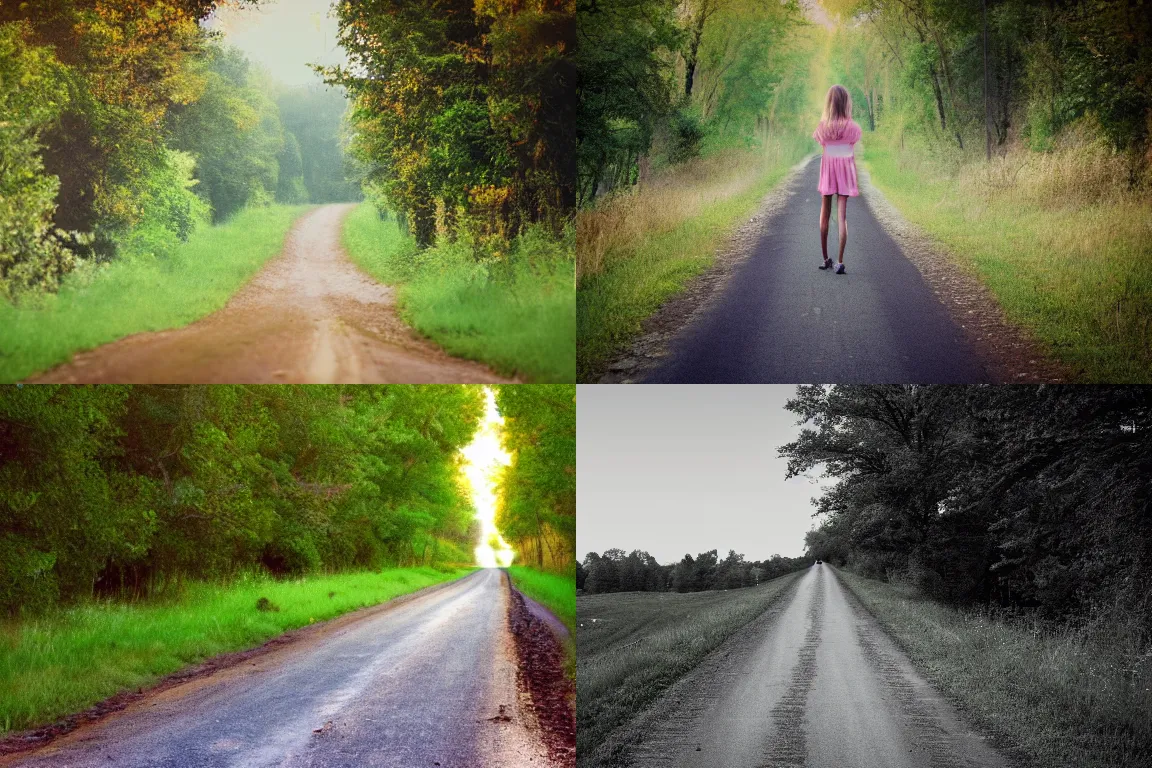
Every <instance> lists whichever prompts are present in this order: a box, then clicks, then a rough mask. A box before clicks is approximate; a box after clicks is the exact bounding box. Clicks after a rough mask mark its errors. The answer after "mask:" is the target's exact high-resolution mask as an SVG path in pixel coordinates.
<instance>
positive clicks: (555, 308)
mask: <svg viewBox="0 0 1152 768" xmlns="http://www.w3.org/2000/svg"><path fill="white" fill-rule="evenodd" d="M343 241H344V248H345V250H346V251H347V252H348V255H349V257H350V258H351V259H352V261H354V262H355V263H356V264H357V265H358V266H359V267H360V268H361V269H363V270H364V271H365V272H367V273H368V274H369V275H371V276H372V277H374V278H376V279H377V280H379V281H380V282H382V283H387V284H389V285H395V286H397V288H398V291H399V293H398V296H399V300H400V301H399V306H400V309H401V314H402V316H403V317H404V320H405V321H406V322H408V323H409V324H410V325H411V326H412V327H413V328H415V329H416V330H417V331H419V332H420V333H422V334H423V335H425V336H427V337H428V338H430V339H432V340H433V341H435V342H436V343H437V344H439V345H440V346H441V347H443V348H444V349H445V350H446V351H447V352H448V353H449V354H452V355H455V356H457V357H465V358H468V359H470V360H479V361H481V362H484V363H487V364H488V365H490V366H492V367H493V368H494V369H495V370H497V371H499V372H501V373H503V374H506V375H509V376H521V377H523V378H526V379H530V380H532V381H537V382H571V381H574V380H575V376H576V373H575V360H574V355H575V352H574V350H575V345H576V327H575V323H576V320H575V315H574V312H573V305H574V304H575V301H576V296H575V286H574V285H573V282H572V270H573V266H572V265H573V262H572V256H571V251H572V245H571V238H570V237H569V238H565V239H563V240H560V241H557V240H555V239H552V238H548V237H546V236H544V235H542V234H541V233H539V232H529V233H526V234H524V235H522V236H520V237H519V238H517V239H516V240H515V241H514V242H513V244H512V248H511V252H510V253H508V254H505V255H504V257H503V260H501V261H499V262H491V263H481V262H478V261H476V260H475V259H474V258H473V256H472V254H471V251H470V249H469V248H468V247H467V246H465V245H464V244H462V243H448V244H445V245H440V246H436V247H434V248H429V249H427V250H425V251H422V252H418V251H417V250H416V247H415V244H414V243H413V241H412V240H411V239H410V238H408V237H407V236H405V235H404V234H403V233H402V232H401V230H400V228H399V227H398V226H397V223H396V222H395V221H384V220H382V219H380V217H379V216H378V215H377V214H376V211H375V209H374V208H373V207H372V205H370V204H367V203H365V204H363V205H361V206H360V207H359V208H357V209H356V210H355V211H353V212H352V213H351V215H349V217H348V220H347V222H346V224H345V227H344V236H343Z"/></svg>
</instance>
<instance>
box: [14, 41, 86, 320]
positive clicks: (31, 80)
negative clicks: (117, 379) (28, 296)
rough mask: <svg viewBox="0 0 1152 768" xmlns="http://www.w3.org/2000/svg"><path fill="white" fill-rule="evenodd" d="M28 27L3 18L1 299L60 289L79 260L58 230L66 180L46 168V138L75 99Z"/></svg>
mask: <svg viewBox="0 0 1152 768" xmlns="http://www.w3.org/2000/svg"><path fill="white" fill-rule="evenodd" d="M28 34H29V29H28V26H27V25H26V24H3V25H0V116H2V117H0V299H3V298H9V299H11V298H12V297H14V296H15V295H16V294H17V293H20V292H23V291H26V290H31V289H47V290H55V288H56V287H57V286H58V285H59V282H60V278H61V277H62V276H63V275H64V274H66V273H67V272H69V271H70V270H71V269H72V267H73V264H74V260H73V258H72V254H71V253H70V252H69V251H68V250H67V249H66V248H64V247H63V245H62V243H61V235H62V234H63V233H60V232H58V231H57V230H55V229H53V225H52V216H53V214H54V213H55V211H56V192H57V190H58V189H59V186H60V182H59V180H58V179H57V178H56V177H55V176H45V175H44V173H43V171H44V164H43V162H42V161H41V159H40V150H41V146H40V141H39V137H40V131H41V130H43V129H45V128H47V127H48V126H49V125H50V124H51V123H52V122H53V121H55V120H56V118H57V117H58V116H59V115H60V112H61V111H62V110H63V108H64V104H65V102H66V101H67V98H68V94H67V90H66V85H65V80H64V78H65V69H64V67H63V66H62V65H60V64H59V63H58V62H57V61H56V59H55V57H54V56H53V54H52V52H51V51H50V50H49V49H48V48H37V47H33V46H31V45H29V44H28V43H27V42H26V37H27V35H28Z"/></svg>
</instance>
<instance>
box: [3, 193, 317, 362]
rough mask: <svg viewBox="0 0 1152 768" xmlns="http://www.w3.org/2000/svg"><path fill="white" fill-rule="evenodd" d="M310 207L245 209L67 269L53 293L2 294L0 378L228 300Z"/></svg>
mask: <svg viewBox="0 0 1152 768" xmlns="http://www.w3.org/2000/svg"><path fill="white" fill-rule="evenodd" d="M306 210H307V208H304V207H288V206H272V207H268V208H254V209H249V210H246V211H241V212H240V213H239V214H237V215H236V216H235V217H234V218H232V219H231V220H230V221H229V222H228V223H226V224H223V225H221V226H217V227H203V228H201V229H199V230H197V231H196V232H194V233H193V235H192V236H191V238H189V240H188V241H187V242H186V243H181V244H180V245H179V246H178V247H177V248H176V249H175V250H174V251H173V252H172V253H171V254H169V255H167V256H163V257H153V256H132V255H127V256H125V257H124V258H122V259H120V260H118V261H115V262H112V263H111V264H108V265H107V266H104V267H100V268H97V269H88V270H79V271H78V272H77V273H75V274H73V275H70V276H69V277H68V278H67V279H66V280H65V281H64V284H63V285H62V286H61V288H60V291H59V292H58V293H56V294H53V295H46V296H41V297H37V298H35V299H32V298H29V299H27V300H21V302H20V304H19V305H18V306H14V305H12V304H10V303H8V302H5V301H3V300H0V382H12V381H18V380H20V379H23V378H25V377H27V376H30V375H32V374H35V373H38V372H40V371H44V370H46V369H48V368H51V367H52V366H54V365H57V364H59V363H62V362H65V361H66V360H68V358H69V357H70V356H71V355H72V354H73V353H75V352H78V351H81V350H85V349H92V348H93V347H98V346H100V345H101V344H106V343H108V342H110V341H115V340H116V339H120V338H123V337H124V336H128V335H130V334H133V333H140V332H141V331H158V330H164V329H168V328H179V327H181V326H184V325H188V324H189V323H191V322H193V321H195V320H198V319H200V318H201V317H204V316H205V315H208V314H210V313H212V312H214V311H216V310H217V309H219V308H220V307H222V306H224V304H225V302H227V301H228V298H229V297H231V296H232V294H234V293H235V292H236V291H237V290H238V289H239V288H240V287H241V286H242V285H243V284H244V283H245V282H246V281H247V280H248V279H249V278H250V277H252V275H254V274H255V273H256V272H257V270H259V269H260V267H262V266H263V265H264V263H265V262H266V261H268V259H270V258H271V257H272V256H275V255H276V254H277V253H279V252H280V249H281V248H282V246H283V245H284V238H285V236H286V234H287V232H288V229H289V227H291V225H292V222H294V221H295V220H296V219H297V218H299V217H300V216H301V214H303V213H304V212H305V211H306Z"/></svg>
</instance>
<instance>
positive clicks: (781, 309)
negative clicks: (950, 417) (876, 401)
mask: <svg viewBox="0 0 1152 768" xmlns="http://www.w3.org/2000/svg"><path fill="white" fill-rule="evenodd" d="M819 169H820V161H819V158H813V159H811V160H809V161H808V164H807V165H806V166H805V167H804V169H803V171H802V172H800V173H799V175H798V176H796V177H795V178H794V179H793V180H792V182H791V184H790V185H789V186H788V187H787V188H786V189H784V190H782V191H781V193H780V194H782V195H785V196H786V199H785V200H783V201H782V204H780V205H778V206H774V208H773V210H772V211H770V212H767V213H765V214H764V215H765V216H766V217H767V218H766V220H765V221H764V223H763V225H762V227H761V228H760V230H759V231H760V232H761V234H760V235H758V239H757V240H756V241H755V242H754V243H751V244H750V253H749V255H748V257H747V259H746V260H745V261H744V262H743V263H741V264H739V265H738V266H736V267H735V269H734V272H733V273H732V275H731V277H730V279H728V280H727V281H726V285H725V286H724V287H723V288H722V289H720V290H721V292H720V294H719V295H718V296H716V297H715V301H714V303H712V304H711V305H710V306H709V307H708V308H707V309H706V310H705V311H703V312H702V313H701V314H700V315H698V316H697V317H696V318H695V319H694V320H693V321H692V322H690V323H689V324H688V325H687V326H686V327H684V328H683V329H681V330H680V331H679V333H678V334H677V335H676V336H675V337H674V338H673V339H672V341H671V342H670V343H669V345H668V349H667V353H666V356H665V357H664V358H663V360H662V361H661V362H660V363H659V364H657V365H656V367H655V368H654V369H652V370H650V371H649V372H648V373H647V374H645V376H644V378H643V380H644V381H646V382H647V383H701V384H702V383H732V384H737V383H787V384H791V383H795V382H797V381H835V382H838V383H845V384H846V383H857V382H859V383H866V382H877V381H884V382H891V383H922V384H926V383H940V384H949V383H980V382H987V381H989V380H990V378H991V376H990V374H989V373H988V372H987V371H986V370H985V367H984V365H983V364H982V363H981V361H980V360H979V359H978V357H977V355H976V353H975V350H973V348H972V347H971V345H970V343H969V341H968V340H967V339H966V338H965V335H964V332H963V330H962V329H961V328H960V327H959V326H958V325H957V324H956V323H955V322H954V320H953V319H952V317H951V316H950V315H949V313H948V311H947V310H946V309H945V307H944V306H943V305H942V304H941V303H940V301H939V300H938V299H937V298H936V296H935V294H933V292H932V289H931V288H930V287H929V286H928V284H927V283H926V282H925V281H924V278H923V277H922V276H921V274H920V272H919V271H917V268H916V267H915V266H914V265H913V264H912V263H911V262H910V261H909V260H908V259H907V258H906V257H905V256H904V255H903V253H901V251H900V248H899V247H898V246H897V245H896V243H895V242H894V241H893V239H892V237H891V236H890V235H889V234H888V233H887V232H886V231H885V229H884V227H883V226H882V225H881V224H880V222H879V221H877V219H876V217H875V216H874V215H873V213H872V211H871V210H869V207H868V205H867V204H866V203H865V201H864V198H863V197H858V198H853V199H851V200H849V202H848V216H847V219H848V247H847V248H846V249H845V255H844V263H845V265H846V267H847V274H844V275H834V274H832V272H831V270H827V271H821V270H819V269H817V267H818V266H819V265H820V259H821V257H820V241H819V233H818V230H817V223H818V218H819V212H820V195H819V194H818V193H817V192H816V183H817V178H818V175H819ZM870 193H871V189H870V188H868V187H867V185H862V187H861V194H862V195H868V194H870ZM833 208H834V209H835V206H833ZM836 226H837V225H836V221H835V219H834V217H833V221H832V222H831V224H830V227H829V234H828V251H829V254H830V255H832V257H833V259H835V251H836V249H837V247H838V240H837V238H838V234H837V230H836Z"/></svg>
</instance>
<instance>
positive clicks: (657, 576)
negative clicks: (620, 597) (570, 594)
mask: <svg viewBox="0 0 1152 768" xmlns="http://www.w3.org/2000/svg"><path fill="white" fill-rule="evenodd" d="M811 564H812V559H811V558H809V557H807V556H804V557H781V556H780V555H773V556H772V557H771V558H768V559H766V560H759V561H756V560H745V559H744V555H741V554H737V552H736V551H735V550H729V552H728V555H727V556H726V557H724V558H723V559H721V558H720V556H719V552H718V550H715V549H713V550H710V551H708V552H701V553H700V554H699V555H697V556H696V557H692V556H691V555H689V554H686V555H684V557H683V558H682V559H681V560H680V561H679V562H677V563H669V564H668V565H661V564H660V563H659V562H658V561H657V560H656V558H655V557H653V556H652V555H650V554H648V553H647V552H645V551H642V550H639V549H635V550H632V551H631V552H629V553H627V554H625V552H624V550H622V549H607V550H605V551H604V552H603V554H598V553H596V552H589V553H588V554H587V555H585V556H584V561H583V562H578V563H577V564H576V589H578V590H583V591H584V592H585V593H587V594H590V595H597V594H604V593H607V592H703V591H707V590H713V589H740V588H742V587H754V586H756V585H757V584H762V583H764V582H766V581H771V580H772V579H775V578H778V577H780V576H783V575H785V574H788V573H792V572H793V571H797V570H800V569H801V568H806V567H808V566H809V565H811Z"/></svg>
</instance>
